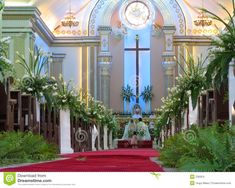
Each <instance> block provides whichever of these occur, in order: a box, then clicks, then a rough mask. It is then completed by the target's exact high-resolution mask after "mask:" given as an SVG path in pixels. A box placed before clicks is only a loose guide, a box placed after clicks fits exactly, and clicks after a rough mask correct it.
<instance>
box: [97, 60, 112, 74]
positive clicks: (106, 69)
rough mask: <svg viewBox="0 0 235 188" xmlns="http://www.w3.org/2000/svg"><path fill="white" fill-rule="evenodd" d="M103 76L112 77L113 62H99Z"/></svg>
mask: <svg viewBox="0 0 235 188" xmlns="http://www.w3.org/2000/svg"><path fill="white" fill-rule="evenodd" d="M99 67H100V74H101V76H110V72H111V67H112V62H99Z"/></svg>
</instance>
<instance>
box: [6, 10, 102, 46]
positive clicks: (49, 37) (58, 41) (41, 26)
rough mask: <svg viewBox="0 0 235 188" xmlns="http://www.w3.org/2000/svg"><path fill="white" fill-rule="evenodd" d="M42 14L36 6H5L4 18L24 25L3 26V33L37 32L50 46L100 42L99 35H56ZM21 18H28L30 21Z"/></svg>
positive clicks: (89, 44) (94, 44) (91, 44)
mask: <svg viewBox="0 0 235 188" xmlns="http://www.w3.org/2000/svg"><path fill="white" fill-rule="evenodd" d="M40 15H41V12H40V11H39V10H38V8H36V7H5V9H4V12H3V18H4V20H8V21H9V20H12V21H14V20H17V22H18V23H19V22H21V24H24V26H23V27H21V26H20V25H19V26H18V27H16V26H15V24H14V25H11V27H7V28H3V33H8V32H10V33H15V32H16V31H18V30H19V32H36V33H38V35H39V36H40V37H41V38H42V39H43V40H44V41H45V42H46V43H47V44H48V45H49V46H84V45H86V46H98V45H99V43H100V37H98V36H94V37H88V36H85V37H83V36H81V37H55V35H54V34H53V33H52V32H51V31H50V29H49V28H48V27H47V25H46V24H45V22H44V21H43V20H42V18H41V17H40ZM21 20H28V22H24V21H23V22H22V21H21ZM26 23H27V24H26Z"/></svg>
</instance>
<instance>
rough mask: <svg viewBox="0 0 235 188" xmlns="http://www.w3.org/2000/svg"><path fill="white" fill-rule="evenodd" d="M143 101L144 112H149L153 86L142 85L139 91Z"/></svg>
mask: <svg viewBox="0 0 235 188" xmlns="http://www.w3.org/2000/svg"><path fill="white" fill-rule="evenodd" d="M140 96H141V97H142V98H143V100H144V102H145V105H146V109H145V111H146V113H150V102H151V101H152V99H153V96H154V95H153V86H145V87H144V91H143V92H142V93H141V95H140Z"/></svg>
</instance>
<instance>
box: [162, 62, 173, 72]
mask: <svg viewBox="0 0 235 188" xmlns="http://www.w3.org/2000/svg"><path fill="white" fill-rule="evenodd" d="M162 66H163V68H164V71H165V74H166V75H173V74H174V68H175V66H176V62H175V61H164V62H162Z"/></svg>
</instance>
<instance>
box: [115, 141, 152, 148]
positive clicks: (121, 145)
mask: <svg viewBox="0 0 235 188" xmlns="http://www.w3.org/2000/svg"><path fill="white" fill-rule="evenodd" d="M137 147H138V148H152V147H153V141H151V140H139V141H138V146H137ZM118 148H131V144H130V140H118Z"/></svg>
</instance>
